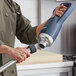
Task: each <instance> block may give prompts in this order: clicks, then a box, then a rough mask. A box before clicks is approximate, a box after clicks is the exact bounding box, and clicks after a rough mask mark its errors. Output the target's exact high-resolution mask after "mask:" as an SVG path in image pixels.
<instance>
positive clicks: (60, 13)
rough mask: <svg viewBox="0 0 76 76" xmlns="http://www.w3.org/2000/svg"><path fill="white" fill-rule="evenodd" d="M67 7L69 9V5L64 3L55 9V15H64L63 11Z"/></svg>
mask: <svg viewBox="0 0 76 76" xmlns="http://www.w3.org/2000/svg"><path fill="white" fill-rule="evenodd" d="M66 9H67V7H66V6H64V5H60V6H58V7H57V8H56V9H55V11H54V13H53V16H55V15H57V16H59V17H60V16H62V15H63V13H64V12H65V11H66Z"/></svg>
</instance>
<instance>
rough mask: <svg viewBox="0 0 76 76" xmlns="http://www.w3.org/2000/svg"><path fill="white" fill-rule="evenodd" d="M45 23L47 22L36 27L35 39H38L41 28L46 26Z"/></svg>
mask: <svg viewBox="0 0 76 76" xmlns="http://www.w3.org/2000/svg"><path fill="white" fill-rule="evenodd" d="M46 22H47V21H45V22H44V23H42V24H41V25H39V26H38V27H37V29H36V35H37V37H38V35H39V33H40V31H41V29H42V28H43V26H44V25H45V24H46Z"/></svg>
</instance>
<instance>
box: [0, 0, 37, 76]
mask: <svg viewBox="0 0 76 76" xmlns="http://www.w3.org/2000/svg"><path fill="white" fill-rule="evenodd" d="M25 8H26V7H25ZM26 12H27V10H26ZM36 28H37V26H36V27H32V26H31V24H30V21H29V20H28V19H27V18H26V17H24V16H23V15H22V13H21V10H20V6H19V5H18V4H17V3H15V2H14V1H12V0H0V45H2V44H5V45H7V46H10V47H14V43H15V36H17V38H18V39H19V40H20V41H21V42H22V43H25V44H34V43H36V42H37V39H36ZM9 60H11V58H10V57H9V55H6V54H0V66H1V65H3V64H5V63H6V62H8V61H9ZM3 75H4V76H17V73H16V64H14V65H12V66H11V67H9V68H8V69H7V70H5V71H4V72H3ZM0 76H2V74H0Z"/></svg>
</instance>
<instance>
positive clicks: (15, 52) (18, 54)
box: [9, 47, 30, 63]
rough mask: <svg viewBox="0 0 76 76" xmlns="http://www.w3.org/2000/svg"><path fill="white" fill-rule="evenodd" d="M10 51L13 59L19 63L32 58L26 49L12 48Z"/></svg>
mask: <svg viewBox="0 0 76 76" xmlns="http://www.w3.org/2000/svg"><path fill="white" fill-rule="evenodd" d="M9 51H10V52H9V55H10V56H11V58H13V59H16V60H17V62H18V63H20V62H23V61H25V60H26V58H28V57H30V54H29V53H28V51H27V48H25V47H24V48H21V47H17V48H10V49H9Z"/></svg>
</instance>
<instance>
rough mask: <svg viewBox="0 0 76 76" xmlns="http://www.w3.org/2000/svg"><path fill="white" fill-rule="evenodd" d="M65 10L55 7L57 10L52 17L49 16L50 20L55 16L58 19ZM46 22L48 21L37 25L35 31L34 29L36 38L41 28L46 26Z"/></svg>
mask: <svg viewBox="0 0 76 76" xmlns="http://www.w3.org/2000/svg"><path fill="white" fill-rule="evenodd" d="M66 9H67V7H66V6H64V5H60V6H59V7H57V8H56V9H55V10H54V12H53V15H52V16H51V18H53V17H54V16H55V15H57V16H59V17H60V16H62V14H63V13H64V12H65V11H66ZM47 21H48V20H46V21H45V22H44V23H42V24H41V25H39V26H38V27H37V29H36V35H37V37H38V35H39V33H40V31H41V29H42V28H43V26H44V25H45V24H46V22H47Z"/></svg>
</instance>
